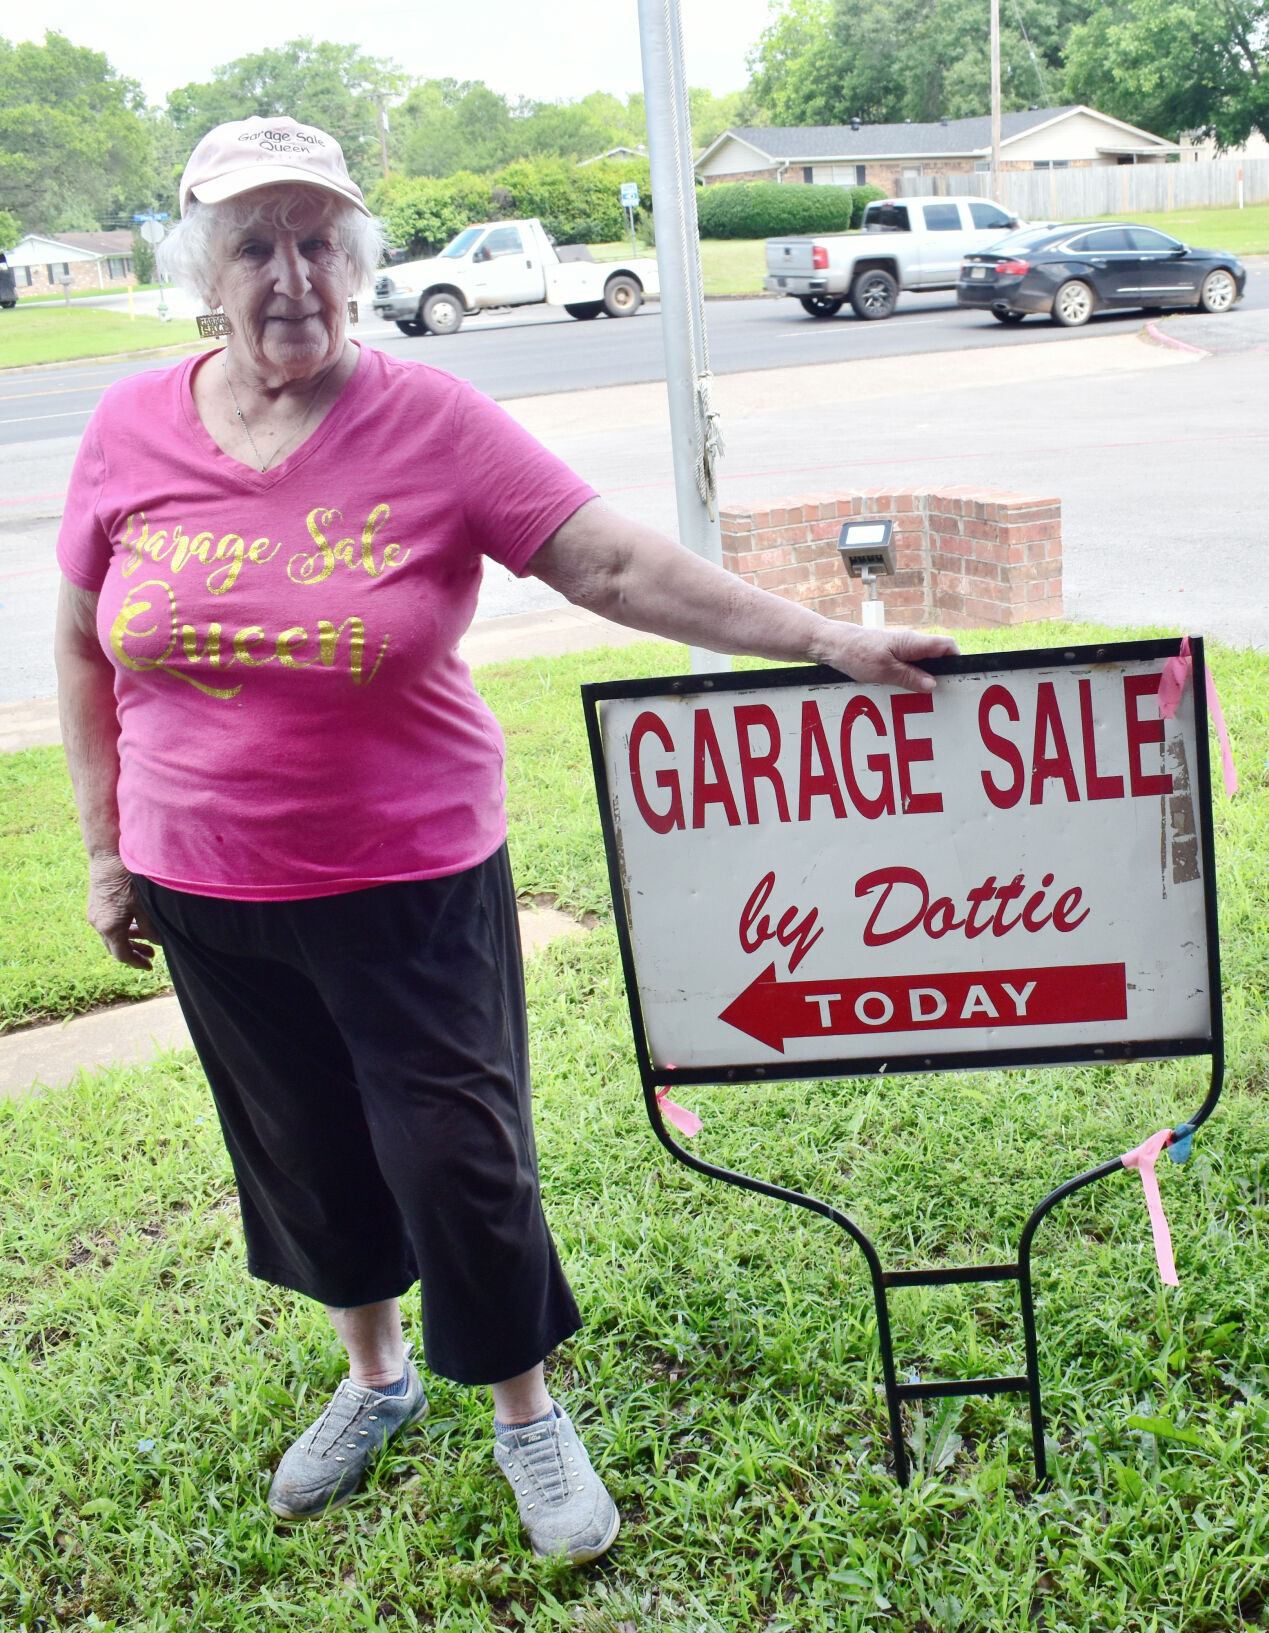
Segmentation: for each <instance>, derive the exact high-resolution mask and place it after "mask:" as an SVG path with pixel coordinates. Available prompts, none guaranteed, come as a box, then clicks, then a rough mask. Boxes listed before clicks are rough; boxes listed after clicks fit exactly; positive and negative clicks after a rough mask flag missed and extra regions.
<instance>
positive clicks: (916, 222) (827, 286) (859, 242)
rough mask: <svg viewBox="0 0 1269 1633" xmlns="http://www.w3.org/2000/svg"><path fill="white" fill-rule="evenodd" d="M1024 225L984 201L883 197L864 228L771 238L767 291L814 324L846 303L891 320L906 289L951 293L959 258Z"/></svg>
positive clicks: (859, 312)
mask: <svg viewBox="0 0 1269 1633" xmlns="http://www.w3.org/2000/svg"><path fill="white" fill-rule="evenodd" d="M1021 225H1022V223H1021V222H1020V221H1019V220H1018V218H1017V216H1013V215H1010V214H1009V212H1008V211H1007V210H1002V209H1001V207H1000V206H999V205H998V204H992V203H991V202H990V201H989V200H988V199H984V198H920V199H918V198H905V199H883V200H879V201H878V202H876V203H874V204H869V205H868V206H866V208H865V210H864V220H863V230H862V231H861V232H851V233H832V234H827V235H825V236H824V237H820V238H768V239H767V276H766V278H765V279H764V280H763V285H764V287H765V288H767V289H769V290H772V291H774V293H776V294H778V295H792V296H793V297H794V298H795V299H796V300H799V301H800V302H801V303H802V306H803V308H804V309H805V310H806V311H807V312H809V313H810V314H811V316H812V317H817V318H831V317H833V316H835V315H836V313H837V312H839V311H840V310H841V308H842V307H843V306H844V305H845V304H846V302H847V301H849V302H850V304H851V306H852V308H853V309H854V313H855V316H856V317H860V318H888V317H889V316H890V314H891V313H892V312H893V311H894V307H895V302H896V301H897V300H898V298H899V293H900V291H901V290H904V289H955V287H956V279H957V275H958V274H959V272H960V266H961V260H962V258H963V257H964V256H966V255H969V254H972V253H973V252H974V251H975V250H981V249H987V248H988V247H989V245H991V244H994V243H995V241H996V240H997V239H998V238H1003V237H1004V235H1005V234H1006V233H1007V232H1012V231H1013V230H1014V228H1015V227H1018V226H1021Z"/></svg>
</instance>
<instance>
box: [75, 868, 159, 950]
mask: <svg viewBox="0 0 1269 1633" xmlns="http://www.w3.org/2000/svg"><path fill="white" fill-rule="evenodd" d="M87 918H88V922H89V924H91V925H92V927H93V929H94V930H96V932H97V934H98V935H99V936H100V937H101V939H102V942H103V943H104V945H105V948H106V951H107V952H108V953H109V954H110V956H111V958H117V959H118V960H119V962H120V963H121V964H130V965H131V966H132V968H133V969H134V970H148V969H149V968H150V967H151V966H152V965H153V963H154V945H153V944H154V943H157V942H158V941H159V939H160V938H159V937H158V936H157V935H156V934H155V931H154V926H153V925H152V924H151V923H150V921H149V919H148V918H147V917H146V913H145V909H144V908H143V907H142V906H141V903H140V901H139V900H138V899H137V893H136V887H135V886H134V885H133V883H132V875H131V874H130V873H129V872H128V870H127V868H126V867H124V865H123V863H122V862H121V861H120V860H119V856H118V853H117V852H114V851H108V852H102V853H101V854H99V855H97V856H90V857H89V859H88V912H87Z"/></svg>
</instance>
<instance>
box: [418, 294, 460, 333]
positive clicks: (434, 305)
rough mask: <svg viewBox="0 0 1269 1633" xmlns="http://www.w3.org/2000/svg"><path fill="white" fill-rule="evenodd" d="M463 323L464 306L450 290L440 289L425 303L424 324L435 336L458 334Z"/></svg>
mask: <svg viewBox="0 0 1269 1633" xmlns="http://www.w3.org/2000/svg"><path fill="white" fill-rule="evenodd" d="M462 322H463V308H462V304H461V303H460V301H459V299H458V296H457V295H451V294H450V292H449V290H448V289H438V290H437V292H436V294H435V295H429V296H428V297H427V299H426V300H425V301H424V302H423V324H424V327H425V328H428V329H430V330H431V331H432V333H433V334H434V335H452V334H457V332H458V330H459V329H460V328H461V327H462Z"/></svg>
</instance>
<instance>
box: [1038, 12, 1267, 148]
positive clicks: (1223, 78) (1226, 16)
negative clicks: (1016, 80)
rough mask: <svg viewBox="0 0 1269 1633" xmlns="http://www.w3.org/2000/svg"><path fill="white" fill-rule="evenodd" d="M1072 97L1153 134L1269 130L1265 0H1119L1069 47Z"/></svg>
mask: <svg viewBox="0 0 1269 1633" xmlns="http://www.w3.org/2000/svg"><path fill="white" fill-rule="evenodd" d="M1066 84H1067V94H1068V95H1069V96H1072V97H1074V98H1075V99H1076V100H1077V101H1081V102H1088V103H1091V104H1092V105H1094V106H1096V107H1098V108H1101V109H1103V110H1104V111H1105V112H1106V113H1110V114H1114V115H1115V117H1116V118H1119V119H1124V120H1127V122H1128V123H1129V124H1132V125H1139V126H1141V127H1142V128H1144V129H1146V130H1151V131H1156V132H1158V133H1159V134H1161V135H1166V136H1172V137H1176V136H1178V135H1180V134H1182V133H1183V132H1193V133H1195V134H1198V133H1202V134H1204V135H1211V136H1214V137H1215V138H1216V140H1217V142H1218V143H1219V144H1220V145H1221V146H1222V147H1237V146H1239V145H1240V144H1241V143H1243V142H1245V141H1246V139H1247V137H1248V136H1249V135H1250V134H1251V132H1252V131H1253V130H1258V131H1260V132H1261V133H1262V135H1269V3H1267V0H1184V3H1182V0H1122V3H1120V4H1118V5H1112V6H1109V7H1107V8H1106V9H1104V10H1102V11H1098V12H1094V14H1093V15H1092V16H1091V17H1089V18H1088V19H1087V21H1086V22H1084V23H1083V24H1082V25H1081V26H1080V27H1079V28H1077V29H1076V30H1075V31H1074V32H1073V33H1072V35H1071V40H1070V45H1069V47H1068V50H1067V80H1066Z"/></svg>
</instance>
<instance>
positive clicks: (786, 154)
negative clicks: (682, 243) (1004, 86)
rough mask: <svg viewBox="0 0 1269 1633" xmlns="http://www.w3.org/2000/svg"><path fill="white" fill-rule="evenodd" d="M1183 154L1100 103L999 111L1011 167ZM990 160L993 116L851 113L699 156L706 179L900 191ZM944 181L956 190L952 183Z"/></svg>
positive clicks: (742, 136)
mask: <svg viewBox="0 0 1269 1633" xmlns="http://www.w3.org/2000/svg"><path fill="white" fill-rule="evenodd" d="M1179 153H1180V149H1179V148H1178V147H1177V146H1176V144H1175V143H1173V142H1168V141H1165V140H1164V138H1163V137H1162V136H1154V135H1152V134H1151V132H1150V131H1148V130H1138V129H1137V128H1136V126H1135V125H1126V124H1124V123H1123V121H1122V120H1120V119H1112V118H1111V117H1110V115H1109V114H1104V113H1098V112H1097V111H1096V109H1094V108H1086V107H1081V106H1071V107H1066V108H1029V109H1027V110H1025V111H1023V112H1020V113H1006V114H1004V115H1002V117H1001V143H1000V157H1001V168H1002V169H1004V170H1065V169H1070V168H1072V167H1083V166H1090V165H1118V164H1162V163H1164V162H1166V160H1167V159H1168V158H1169V157H1170V156H1173V155H1177V154H1179ZM990 167H991V119H990V117H989V116H988V115H986V114H982V115H978V116H976V117H974V118H973V119H940V120H938V121H936V122H934V123H932V124H921V125H914V124H902V125H866V124H864V123H863V122H862V121H859V120H852V121H851V123H850V124H849V125H804V126H787V127H784V126H746V127H741V128H738V129H734V130H727V131H724V132H723V134H722V135H721V136H720V137H719V138H718V140H717V141H715V142H711V144H710V145H709V147H707V148H706V149H705V151H704V153H702V154H701V156H700V158H699V159H698V160H697V161H696V174H697V176H698V178H699V179H700V180H701V181H703V182H704V183H705V184H706V185H709V184H710V183H713V182H726V181H778V182H794V183H798V184H800V183H803V182H814V183H821V184H822V183H828V184H830V185H837V186H848V187H849V186H859V185H862V184H863V183H865V182H871V183H873V184H874V185H875V186H877V187H882V188H884V189H885V191H886V192H887V193H889V194H890V195H891V196H892V197H893V196H894V195H895V194H897V193H898V192H899V191H900V190H901V188H902V186H903V184H904V183H905V182H915V183H919V182H921V181H923V180H925V179H926V178H942V177H954V176H964V175H969V174H972V173H973V172H974V171H975V170H988V169H990ZM936 185H937V184H936ZM942 186H943V190H945V191H948V192H955V191H956V186H955V184H954V183H947V182H945V183H943V184H942ZM914 190H916V189H914ZM922 190H924V189H922Z"/></svg>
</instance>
